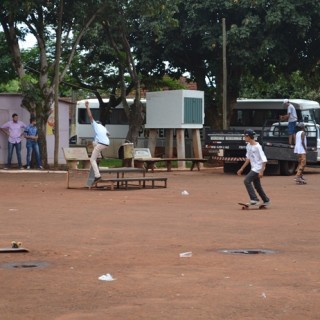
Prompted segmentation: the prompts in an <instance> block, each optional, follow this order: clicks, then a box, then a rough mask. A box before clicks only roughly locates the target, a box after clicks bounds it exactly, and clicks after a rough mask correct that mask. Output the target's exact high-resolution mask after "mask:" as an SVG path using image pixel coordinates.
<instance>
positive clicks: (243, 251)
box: [219, 249, 276, 254]
mask: <svg viewBox="0 0 320 320" xmlns="http://www.w3.org/2000/svg"><path fill="white" fill-rule="evenodd" d="M219 252H221V253H229V254H272V253H276V251H274V250H268V249H222V250H219Z"/></svg>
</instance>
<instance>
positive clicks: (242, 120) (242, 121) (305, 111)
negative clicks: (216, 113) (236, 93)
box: [230, 99, 320, 130]
mask: <svg viewBox="0 0 320 320" xmlns="http://www.w3.org/2000/svg"><path fill="white" fill-rule="evenodd" d="M290 103H292V105H293V106H294V107H295V109H296V111H297V116H298V121H305V122H308V121H315V122H316V123H319V124H320V106H319V103H318V102H316V101H312V100H304V99H292V100H290ZM286 113H287V108H285V107H284V105H283V99H239V100H237V104H236V106H235V107H234V109H233V111H232V115H231V120H230V129H234V130H243V129H244V128H251V129H254V130H261V128H262V127H263V125H264V123H265V121H266V120H268V119H279V116H280V115H283V114H286Z"/></svg>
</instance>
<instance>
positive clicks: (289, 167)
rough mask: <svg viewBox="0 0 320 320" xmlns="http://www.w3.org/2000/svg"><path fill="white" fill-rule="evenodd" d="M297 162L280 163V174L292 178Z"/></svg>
mask: <svg viewBox="0 0 320 320" xmlns="http://www.w3.org/2000/svg"><path fill="white" fill-rule="evenodd" d="M296 168H297V162H295V161H280V174H281V175H282V176H292V175H293V174H294V173H295V172H296Z"/></svg>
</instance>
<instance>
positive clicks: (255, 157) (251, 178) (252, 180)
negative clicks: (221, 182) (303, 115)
mask: <svg viewBox="0 0 320 320" xmlns="http://www.w3.org/2000/svg"><path fill="white" fill-rule="evenodd" d="M254 136H255V132H254V131H253V130H252V129H247V130H246V131H245V132H244V137H245V141H246V143H247V147H246V150H247V153H246V160H245V162H244V164H243V165H242V166H241V168H240V169H239V170H238V171H237V174H238V175H239V176H240V175H241V174H242V172H243V170H244V169H245V168H246V167H247V165H249V164H250V165H251V170H250V172H249V173H248V174H247V175H246V177H245V179H244V185H245V187H246V189H247V192H248V195H249V198H250V202H249V203H248V205H251V206H252V205H254V206H256V205H257V206H259V205H260V202H259V199H258V197H257V194H256V192H257V193H258V194H259V196H260V197H261V199H262V201H263V205H265V206H268V205H269V204H270V199H269V198H268V196H267V195H266V194H265V192H264V190H263V188H262V185H261V178H262V177H263V173H264V170H265V168H266V164H267V161H268V160H267V158H266V156H265V154H264V152H263V150H262V147H261V145H260V144H259V142H257V141H255V140H254Z"/></svg>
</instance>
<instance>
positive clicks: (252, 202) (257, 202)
mask: <svg viewBox="0 0 320 320" xmlns="http://www.w3.org/2000/svg"><path fill="white" fill-rule="evenodd" d="M259 204H260V203H259V201H258V200H250V202H249V203H247V205H248V206H258V205H259Z"/></svg>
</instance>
